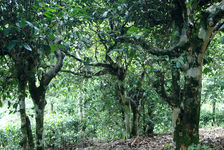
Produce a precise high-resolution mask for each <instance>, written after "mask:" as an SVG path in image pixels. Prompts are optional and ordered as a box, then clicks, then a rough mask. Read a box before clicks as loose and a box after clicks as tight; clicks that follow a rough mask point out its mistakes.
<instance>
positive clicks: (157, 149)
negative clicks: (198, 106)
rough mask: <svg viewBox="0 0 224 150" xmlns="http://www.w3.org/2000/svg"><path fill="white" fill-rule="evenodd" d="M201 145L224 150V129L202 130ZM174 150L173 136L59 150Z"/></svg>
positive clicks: (140, 137)
mask: <svg viewBox="0 0 224 150" xmlns="http://www.w3.org/2000/svg"><path fill="white" fill-rule="evenodd" d="M200 143H201V144H202V145H207V146H209V147H211V148H212V149H213V150H224V128H216V129H200ZM73 149H74V150H77V149H78V150H172V149H173V142H172V135H171V134H162V135H154V136H151V137H149V136H137V137H133V138H131V139H128V140H117V141H112V142H108V143H106V142H105V141H85V142H83V143H80V144H79V145H73V146H71V147H67V148H61V149H58V150H73Z"/></svg>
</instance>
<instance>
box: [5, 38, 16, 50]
mask: <svg viewBox="0 0 224 150" xmlns="http://www.w3.org/2000/svg"><path fill="white" fill-rule="evenodd" d="M16 43H17V40H12V41H10V42H9V45H8V47H7V48H8V50H12V49H13V48H14V47H15V46H16Z"/></svg>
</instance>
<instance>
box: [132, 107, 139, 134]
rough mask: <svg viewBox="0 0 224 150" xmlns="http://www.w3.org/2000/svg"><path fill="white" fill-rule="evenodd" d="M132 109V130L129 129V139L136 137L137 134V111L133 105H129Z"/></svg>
mask: <svg viewBox="0 0 224 150" xmlns="http://www.w3.org/2000/svg"><path fill="white" fill-rule="evenodd" d="M131 107H132V114H133V119H132V127H131V128H132V129H131V137H132V136H136V135H137V134H138V118H139V114H138V111H137V107H136V106H135V104H132V105H131Z"/></svg>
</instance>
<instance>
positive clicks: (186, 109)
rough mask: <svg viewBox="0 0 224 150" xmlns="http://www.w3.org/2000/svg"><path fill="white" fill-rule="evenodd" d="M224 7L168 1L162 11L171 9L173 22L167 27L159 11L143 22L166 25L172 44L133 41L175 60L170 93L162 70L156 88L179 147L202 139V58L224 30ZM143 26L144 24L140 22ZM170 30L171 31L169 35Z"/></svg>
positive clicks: (202, 2)
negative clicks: (170, 117) (168, 110)
mask: <svg viewBox="0 0 224 150" xmlns="http://www.w3.org/2000/svg"><path fill="white" fill-rule="evenodd" d="M142 5H143V6H145V7H146V6H148V5H147V3H142ZM223 6H224V3H223V1H222V2H213V1H190V2H188V1H176V0H173V1H170V2H168V1H167V2H166V4H165V6H163V9H164V10H163V11H162V12H164V11H166V12H168V13H167V18H168V20H170V22H171V23H168V26H167V25H164V23H163V21H166V20H167V19H165V18H163V17H165V16H166V15H159V14H158V17H156V16H155V15H153V16H152V17H151V16H147V17H148V20H147V19H145V21H144V22H143V23H147V25H148V26H149V27H153V26H157V27H158V26H163V25H164V26H167V31H168V34H166V36H170V37H171V38H170V39H171V40H170V44H168V45H170V47H168V48H165V49H159V48H155V44H153V43H150V41H147V39H146V40H145V39H140V40H138V41H136V40H135V41H134V40H131V41H132V42H134V43H136V44H140V45H142V47H144V48H145V49H147V50H148V52H149V53H151V54H153V55H157V56H164V55H167V56H169V59H170V60H172V61H171V63H172V65H171V66H172V68H171V73H172V92H171V93H170V95H169V94H167V89H166V85H165V82H164V81H165V80H164V74H163V73H162V72H160V71H158V72H157V73H156V74H157V77H158V78H159V84H158V85H157V86H156V89H157V92H158V93H159V94H160V96H161V97H162V98H163V99H164V100H165V101H166V102H167V103H168V104H169V105H170V106H171V107H172V109H173V123H174V124H173V126H174V142H175V144H176V149H178V150H179V149H181V148H182V149H187V148H188V147H189V146H190V145H191V144H193V143H195V144H197V143H198V142H199V129H198V128H199V116H200V102H201V86H202V84H201V78H202V67H203V60H204V56H205V51H206V49H207V47H208V45H209V44H210V42H211V40H212V39H213V37H214V35H215V34H216V33H217V32H218V31H220V30H223V20H222V18H223V15H224V7H223ZM149 7H150V6H149ZM146 8H147V7H146ZM155 9H156V10H159V9H160V8H159V7H158V8H155ZM136 11H137V10H136ZM150 11H151V10H148V11H145V13H146V14H148V13H150ZM154 13H156V12H154ZM139 14H140V15H139ZM143 14H144V13H143ZM135 15H138V16H140V17H141V15H142V13H135ZM160 17H162V19H161V18H160ZM153 19H157V20H158V24H155V23H156V22H154V23H153ZM140 20H141V19H140ZM142 20H143V19H142ZM150 21H151V22H150ZM141 26H144V25H143V24H141V25H140V27H141ZM169 31H170V33H172V34H170V35H169ZM124 40H125V39H124ZM126 40H130V39H126ZM156 40H157V39H156ZM158 40H159V41H160V39H158ZM131 41H130V42H131ZM143 41H145V42H143ZM158 47H160V46H158Z"/></svg>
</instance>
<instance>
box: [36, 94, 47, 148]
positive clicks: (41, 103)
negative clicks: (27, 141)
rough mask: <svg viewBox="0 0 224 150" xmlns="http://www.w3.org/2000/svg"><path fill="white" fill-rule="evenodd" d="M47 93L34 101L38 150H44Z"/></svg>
mask: <svg viewBox="0 0 224 150" xmlns="http://www.w3.org/2000/svg"><path fill="white" fill-rule="evenodd" d="M45 105H46V101H45V92H44V93H43V94H42V95H41V96H40V97H38V98H37V99H35V100H34V107H35V115H36V116H35V119H36V136H37V140H36V145H37V150H44V138H43V136H44V109H45Z"/></svg>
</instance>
